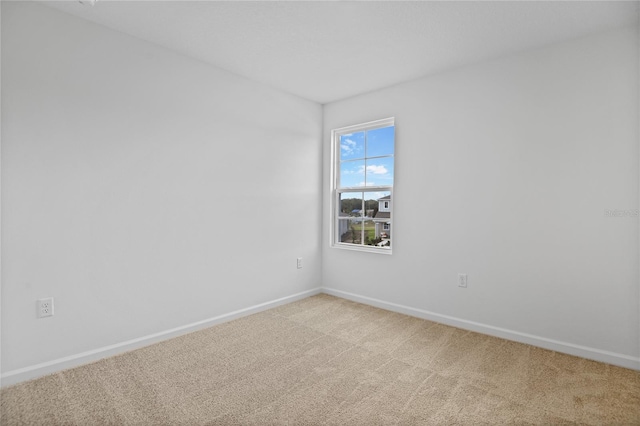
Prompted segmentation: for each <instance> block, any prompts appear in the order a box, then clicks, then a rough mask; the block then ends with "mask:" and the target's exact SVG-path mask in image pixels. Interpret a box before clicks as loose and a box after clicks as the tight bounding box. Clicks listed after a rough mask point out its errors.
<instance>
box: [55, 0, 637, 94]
mask: <svg viewBox="0 0 640 426" xmlns="http://www.w3.org/2000/svg"><path fill="white" fill-rule="evenodd" d="M85 3H86V2H85ZM46 4H47V5H49V6H51V7H54V8H56V9H59V10H62V11H65V12H68V13H71V14H74V15H77V16H80V17H82V18H85V19H88V20H90V21H93V22H96V23H99V24H102V25H105V26H107V27H109V28H112V29H116V30H119V31H122V32H125V33H127V34H130V35H133V36H136V37H139V38H141V39H144V40H147V41H150V42H152V43H155V44H159V45H161V46H164V47H167V48H169V49H172V50H174V51H177V52H180V53H182V54H184V55H188V56H191V57H194V58H197V59H200V60H202V61H205V62H208V63H210V64H213V65H216V66H217V67H220V68H223V69H226V70H228V71H231V72H233V73H236V74H239V75H242V76H245V77H247V78H250V79H253V80H257V81H260V82H263V83H266V84H268V85H271V86H273V87H276V88H279V89H282V90H285V91H287V92H290V93H293V94H296V95H299V96H301V97H304V98H307V99H311V100H314V101H316V102H320V103H327V102H331V101H335V100H338V99H342V98H346V97H350V96H353V95H357V94H360V93H364V92H368V91H372V90H376V89H380V88H382V87H386V86H390V85H393V84H397V83H400V82H403V81H407V80H410V79H414V78H417V77H420V76H423V75H427V74H431V73H436V72H440V71H443V70H446V69H451V68H454V67H458V66H461V65H465V64H470V63H474V62H479V61H483V60H487V59H491V58H495V57H499V56H502V55H505V54H509V53H514V52H518V51H521V50H525V49H531V48H536V47H541V46H544V45H547V44H550V43H554V42H558V41H562V40H567V39H571V38H576V37H581V36H584V35H588V34H591V33H595V32H598V31H603V30H607V29H611V28H614V27H620V26H624V25H632V24H637V23H638V6H639V2H637V1H622V2H613V1H602V2H598V1H589V2H578V1H569V2H524V1H510V2H506V1H498V2H437V1H429V2H400V1H386V2H345V1H342V2H333V1H318V2H284V1H279V2H264V1H262V2H221V1H126V2H125V1H108V0H99V1H97V2H96V3H95V5H94V6H91V5H89V4H80V3H79V2H77V1H68V2H47V3H46Z"/></svg>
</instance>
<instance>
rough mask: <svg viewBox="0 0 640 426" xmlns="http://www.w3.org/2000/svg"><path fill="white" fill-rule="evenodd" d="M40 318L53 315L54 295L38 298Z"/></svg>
mask: <svg viewBox="0 0 640 426" xmlns="http://www.w3.org/2000/svg"><path fill="white" fill-rule="evenodd" d="M36 305H37V308H38V312H37V313H38V318H44V317H52V316H53V297H47V298H46V299H38V300H37V303H36Z"/></svg>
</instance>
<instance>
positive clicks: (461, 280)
mask: <svg viewBox="0 0 640 426" xmlns="http://www.w3.org/2000/svg"><path fill="white" fill-rule="evenodd" d="M458 287H467V274H458Z"/></svg>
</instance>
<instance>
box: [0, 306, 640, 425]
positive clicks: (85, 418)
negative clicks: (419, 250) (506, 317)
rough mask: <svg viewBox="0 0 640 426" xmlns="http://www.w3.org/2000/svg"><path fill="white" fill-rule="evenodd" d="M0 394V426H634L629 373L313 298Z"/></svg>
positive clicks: (636, 398)
mask: <svg viewBox="0 0 640 426" xmlns="http://www.w3.org/2000/svg"><path fill="white" fill-rule="evenodd" d="M0 395H1V412H0V414H1V417H0V421H1V423H2V425H16V424H34V425H56V424H64V425H104V424H114V425H128V424H139V425H146V424H153V425H177V424H185V425H287V424H288V425H325V424H326V425H378V424H379V425H395V424H400V425H422V424H436V425H440V424H469V425H477V424H569V423H579V424H615V425H620V424H640V372H637V371H633V370H627V369H624V368H619V367H614V366H611V365H607V364H602V363H598V362H594V361H588V360H585V359H581V358H576V357H572V356H569V355H563V354H560V353H556V352H552V351H547V350H544V349H538V348H535V347H531V346H527V345H523V344H519V343H514V342H510V341H507V340H501V339H497V338H494V337H489V336H485V335H482V334H477V333H472V332H467V331H463V330H460V329H456V328H452V327H448V326H444V325H440V324H436V323H433V322H429V321H424V320H421V319H417V318H413V317H408V316H405V315H400V314H397V313H393V312H389V311H384V310H381V309H377V308H373V307H370V306H365V305H361V304H358V303H354V302H350V301H347V300H343V299H339V298H336V297H332V296H328V295H324V294H321V295H318V296H314V297H310V298H307V299H304V300H301V301H298V302H295V303H292V304H289V305H285V306H281V307H279V308H276V309H272V310H269V311H266V312H262V313H259V314H255V315H252V316H249V317H245V318H242V319H239V320H236V321H232V322H228V323H225V324H221V325H218V326H215V327H211V328H209V329H206V330H203V331H199V332H195V333H192V334H188V335H185V336H182V337H179V338H175V339H172V340H169V341H166V342H162V343H159V344H156V345H153V346H149V347H146V348H143V349H139V350H136V351H132V352H129V353H126V354H123V355H120V356H116V357H112V358H107V359H104V360H102V361H99V362H96V363H93V364H89V365H86V366H82V367H79V368H75V369H71V370H67V371H64V372H60V373H57V374H53V375H50V376H47V377H44V378H41V379H38V380H34V381H30V382H26V383H22V384H18V385H15V386H12V387H8V388H6V389H3V390H2V391H1V394H0Z"/></svg>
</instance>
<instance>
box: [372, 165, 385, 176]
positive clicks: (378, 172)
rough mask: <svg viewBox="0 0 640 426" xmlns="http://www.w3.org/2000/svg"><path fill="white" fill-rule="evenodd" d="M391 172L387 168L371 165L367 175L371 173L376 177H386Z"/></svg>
mask: <svg viewBox="0 0 640 426" xmlns="http://www.w3.org/2000/svg"><path fill="white" fill-rule="evenodd" d="M388 172H389V170H387V168H386V167H385V166H376V165H373V164H372V165H370V166H367V173H371V174H374V175H384V174H387V173H388Z"/></svg>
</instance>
